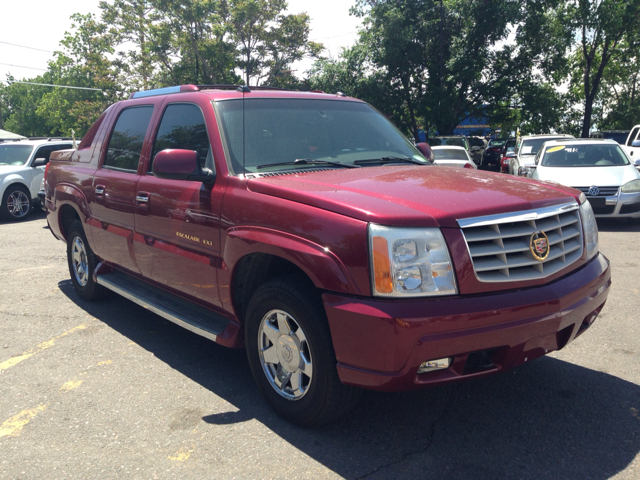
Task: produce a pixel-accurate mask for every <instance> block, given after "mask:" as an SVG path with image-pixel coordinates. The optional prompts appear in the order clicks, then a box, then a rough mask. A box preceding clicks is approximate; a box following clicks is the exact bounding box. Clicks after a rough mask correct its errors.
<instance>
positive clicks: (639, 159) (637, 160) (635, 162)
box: [633, 158, 640, 167]
mask: <svg viewBox="0 0 640 480" xmlns="http://www.w3.org/2000/svg"><path fill="white" fill-rule="evenodd" d="M633 164H634V165H635V166H636V167H640V158H638V159H636V160H634V162H633Z"/></svg>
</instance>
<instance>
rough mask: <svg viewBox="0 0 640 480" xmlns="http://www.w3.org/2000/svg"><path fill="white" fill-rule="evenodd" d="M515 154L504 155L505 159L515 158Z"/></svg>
mask: <svg viewBox="0 0 640 480" xmlns="http://www.w3.org/2000/svg"><path fill="white" fill-rule="evenodd" d="M516 157H517V155H516V152H509V153H507V154H506V155H505V158H516Z"/></svg>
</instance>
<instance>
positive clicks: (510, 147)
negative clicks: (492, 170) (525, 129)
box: [500, 137, 516, 173]
mask: <svg viewBox="0 0 640 480" xmlns="http://www.w3.org/2000/svg"><path fill="white" fill-rule="evenodd" d="M515 150H516V139H515V137H511V138H508V139H507V141H506V142H504V145H503V146H502V157H501V158H500V171H501V172H502V173H508V172H509V161H510V160H511V157H512V156H513V155H509V154H510V153H514V152H515ZM507 155H509V156H507Z"/></svg>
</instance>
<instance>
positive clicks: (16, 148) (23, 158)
mask: <svg viewBox="0 0 640 480" xmlns="http://www.w3.org/2000/svg"><path fill="white" fill-rule="evenodd" d="M32 150H33V145H1V144H0V166H2V165H14V166H19V165H24V164H25V163H27V161H28V160H29V155H31V152H32Z"/></svg>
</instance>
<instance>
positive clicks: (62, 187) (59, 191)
mask: <svg viewBox="0 0 640 480" xmlns="http://www.w3.org/2000/svg"><path fill="white" fill-rule="evenodd" d="M53 195H54V197H53V202H52V203H53V205H54V209H55V210H54V211H55V212H56V220H57V222H56V223H57V225H56V227H57V232H54V234H58V233H59V234H60V235H61V236H62V237H63V238H66V233H67V232H65V231H64V225H63V217H62V215H61V212H62V207H63V206H64V205H69V206H71V208H73V209H74V210H75V211H76V214H77V215H78V217H79V218H80V221H81V222H82V223H83V225H84V224H86V223H87V220H88V219H89V218H90V217H91V210H89V202H88V201H87V197H86V196H85V194H84V192H82V190H80V189H79V188H78V187H76V186H74V185H70V184H68V183H61V184H58V185H56V187H55V189H54V191H53ZM85 234H86V235H89V234H90V232H89V231H88V229H87V228H85ZM56 236H58V235H56ZM89 240H90V239H89Z"/></svg>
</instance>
